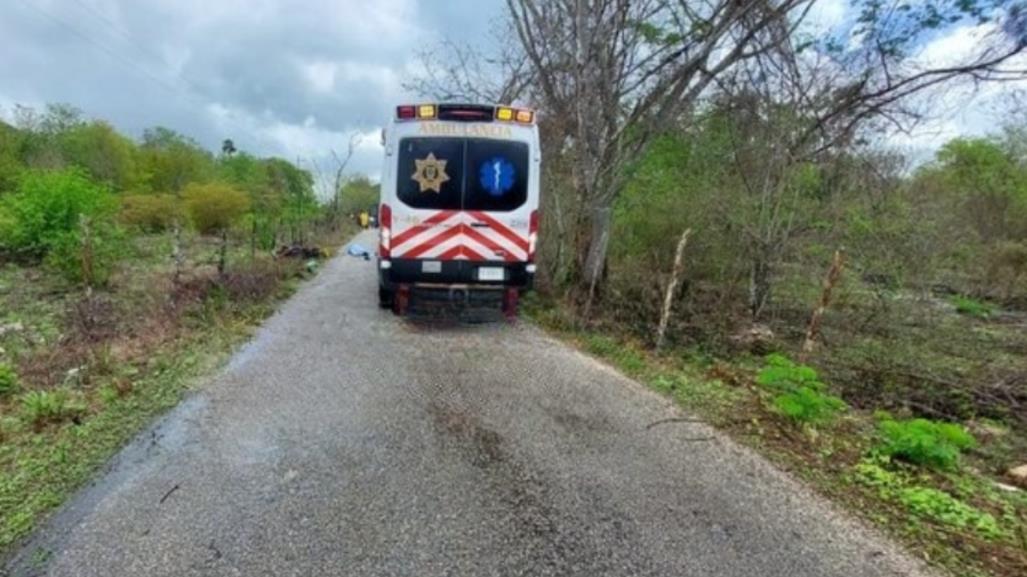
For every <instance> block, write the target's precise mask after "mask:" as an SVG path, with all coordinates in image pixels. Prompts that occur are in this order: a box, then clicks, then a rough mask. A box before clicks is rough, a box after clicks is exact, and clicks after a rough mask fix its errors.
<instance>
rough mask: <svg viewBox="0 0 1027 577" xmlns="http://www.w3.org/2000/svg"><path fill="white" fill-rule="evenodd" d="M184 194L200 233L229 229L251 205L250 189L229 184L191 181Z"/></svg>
mask: <svg viewBox="0 0 1027 577" xmlns="http://www.w3.org/2000/svg"><path fill="white" fill-rule="evenodd" d="M183 196H184V198H185V210H186V212H187V213H188V214H189V218H190V219H191V220H192V223H193V226H195V227H196V230H198V231H199V232H200V234H215V233H219V232H222V231H225V230H227V229H229V228H230V227H231V226H232V225H233V224H235V222H237V221H238V220H239V219H240V218H242V216H243V215H244V214H246V211H248V210H249V209H250V198H249V197H248V196H247V195H246V193H245V192H242V191H240V190H238V189H236V188H233V187H232V186H231V185H228V184H221V183H210V184H190V185H189V186H187V187H186V189H185V193H184V194H183Z"/></svg>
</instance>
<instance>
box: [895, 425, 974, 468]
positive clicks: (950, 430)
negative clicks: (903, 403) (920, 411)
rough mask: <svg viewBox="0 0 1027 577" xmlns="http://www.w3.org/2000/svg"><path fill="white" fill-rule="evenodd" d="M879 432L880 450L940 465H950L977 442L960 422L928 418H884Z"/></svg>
mask: <svg viewBox="0 0 1027 577" xmlns="http://www.w3.org/2000/svg"><path fill="white" fill-rule="evenodd" d="M878 434H879V435H880V437H881V446H880V447H879V449H880V451H881V452H882V453H884V454H886V455H889V456H892V457H895V458H898V459H902V460H904V461H908V462H910V463H914V464H917V465H926V466H929V467H936V468H939V469H949V468H952V467H953V466H955V465H956V464H957V463H958V462H959V454H960V452H961V451H963V450H966V449H969V448H971V447H973V446H974V445H976V440H975V439H974V438H973V435H971V434H970V433H968V432H967V431H966V429H964V428H963V427H962V426H960V425H957V424H954V423H940V422H936V421H929V420H927V419H911V420H905V421H895V420H892V419H885V420H883V421H881V422H880V424H879V425H878Z"/></svg>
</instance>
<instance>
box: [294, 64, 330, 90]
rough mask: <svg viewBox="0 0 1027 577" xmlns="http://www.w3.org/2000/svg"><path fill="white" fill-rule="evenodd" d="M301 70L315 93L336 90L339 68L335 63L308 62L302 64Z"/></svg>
mask: <svg viewBox="0 0 1027 577" xmlns="http://www.w3.org/2000/svg"><path fill="white" fill-rule="evenodd" d="M300 70H301V71H302V72H303V77H304V78H305V79H306V80H307V82H308V83H309V84H310V87H311V89H313V90H314V91H315V92H320V93H328V92H331V91H332V90H333V89H334V88H335V75H336V73H338V71H339V67H338V65H337V64H335V63H334V62H325V61H318V62H308V63H304V64H300Z"/></svg>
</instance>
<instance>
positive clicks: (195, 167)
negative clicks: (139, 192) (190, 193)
mask: <svg viewBox="0 0 1027 577" xmlns="http://www.w3.org/2000/svg"><path fill="white" fill-rule="evenodd" d="M140 148H141V157H142V158H141V162H142V166H143V170H144V171H145V172H146V174H147V175H148V177H149V179H148V180H149V186H150V189H151V190H154V191H156V192H171V193H178V192H181V191H182V189H183V188H184V187H185V185H186V184H187V183H190V182H196V181H202V180H207V179H208V178H210V175H211V173H212V172H213V167H214V159H213V157H212V156H211V154H210V153H209V152H207V151H206V150H204V149H203V148H202V147H200V145H199V144H197V143H196V141H194V140H192V139H191V138H187V137H185V136H182V135H180V134H178V133H177V132H175V131H174V130H171V129H168V128H164V127H160V126H158V127H155V128H148V129H146V130H145V131H144V132H143V142H142V146H141V147H140Z"/></svg>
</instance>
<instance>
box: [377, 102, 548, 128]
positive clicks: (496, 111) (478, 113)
mask: <svg viewBox="0 0 1027 577" xmlns="http://www.w3.org/2000/svg"><path fill="white" fill-rule="evenodd" d="M396 120H452V121H457V122H492V121H494V120H498V121H500V122H516V123H518V124H533V123H534V122H535V112H534V111H533V110H528V109H525V108H512V107H509V106H483V105H478V104H438V105H436V104H404V105H401V106H397V107H396Z"/></svg>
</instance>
